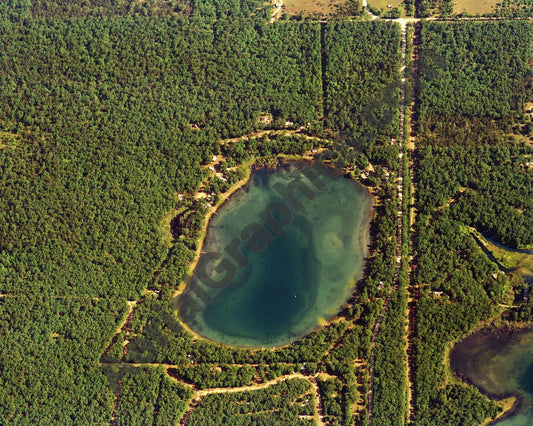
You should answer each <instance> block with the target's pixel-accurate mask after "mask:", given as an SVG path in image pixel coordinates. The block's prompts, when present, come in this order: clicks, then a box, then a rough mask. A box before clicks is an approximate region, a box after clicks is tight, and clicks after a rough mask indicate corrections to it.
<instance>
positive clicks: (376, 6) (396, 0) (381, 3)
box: [368, 0, 403, 12]
mask: <svg viewBox="0 0 533 426" xmlns="http://www.w3.org/2000/svg"><path fill="white" fill-rule="evenodd" d="M402 3H403V0H368V6H370V7H371V8H372V9H373V10H380V9H383V11H384V12H386V11H389V10H392V9H394V8H395V7H398V6H400V5H401V4H402ZM389 5H390V6H391V7H390V8H389V7H388V6H389Z"/></svg>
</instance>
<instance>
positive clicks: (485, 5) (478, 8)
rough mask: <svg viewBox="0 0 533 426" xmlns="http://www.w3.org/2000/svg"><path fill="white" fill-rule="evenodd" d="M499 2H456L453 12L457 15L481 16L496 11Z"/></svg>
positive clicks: (470, 0) (476, 0) (462, 0)
mask: <svg viewBox="0 0 533 426" xmlns="http://www.w3.org/2000/svg"><path fill="white" fill-rule="evenodd" d="M498 3H500V1H499V0H456V2H455V8H454V12H455V13H457V14H460V13H465V12H466V13H468V14H470V15H483V14H486V13H492V12H495V10H496V5H497V4H498Z"/></svg>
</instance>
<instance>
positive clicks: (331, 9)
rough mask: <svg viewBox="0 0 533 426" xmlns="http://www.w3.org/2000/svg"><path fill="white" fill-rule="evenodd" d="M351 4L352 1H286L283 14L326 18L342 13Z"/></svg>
mask: <svg viewBox="0 0 533 426" xmlns="http://www.w3.org/2000/svg"><path fill="white" fill-rule="evenodd" d="M350 3H351V0H285V1H284V2H283V9H282V12H283V13H288V14H289V15H300V14H303V15H305V16H320V17H325V16H332V15H338V14H339V13H342V11H343V10H346V9H347V8H348V7H349V5H350Z"/></svg>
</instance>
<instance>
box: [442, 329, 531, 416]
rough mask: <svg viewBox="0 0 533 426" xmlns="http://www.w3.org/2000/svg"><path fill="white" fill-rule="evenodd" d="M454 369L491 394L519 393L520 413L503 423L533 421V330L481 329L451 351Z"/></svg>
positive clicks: (503, 395) (518, 411) (499, 395)
mask: <svg viewBox="0 0 533 426" xmlns="http://www.w3.org/2000/svg"><path fill="white" fill-rule="evenodd" d="M450 361H451V366H452V369H453V370H454V371H455V372H456V374H458V375H459V376H460V377H462V378H464V379H466V380H467V381H468V382H470V383H472V384H473V385H475V386H477V387H478V388H479V389H480V390H481V391H482V392H484V393H486V394H488V395H489V396H492V397H496V398H497V397H506V396H510V395H517V396H518V397H519V398H520V406H519V407H518V410H517V413H515V414H514V415H512V416H510V417H508V418H505V419H504V420H502V421H500V422H498V425H501V426H526V425H527V426H530V425H532V424H533V405H532V403H533V330H532V329H524V330H513V329H498V330H482V331H480V332H477V333H475V334H473V335H472V336H469V337H468V338H466V339H465V340H463V341H461V342H459V343H458V344H457V345H455V347H454V348H453V349H452V351H451V354H450Z"/></svg>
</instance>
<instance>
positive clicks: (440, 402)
mask: <svg viewBox="0 0 533 426" xmlns="http://www.w3.org/2000/svg"><path fill="white" fill-rule="evenodd" d="M420 37H421V46H420V53H421V54H420V82H419V90H420V111H419V112H420V122H419V125H420V127H419V129H418V134H417V136H418V137H419V143H420V145H421V146H420V147H419V148H418V149H417V154H416V158H415V162H416V169H415V170H416V175H415V178H416V179H415V181H416V189H417V192H416V208H417V219H416V229H415V233H414V250H415V252H414V254H415V263H416V270H415V271H414V273H413V281H414V285H415V286H416V292H417V297H418V303H417V308H416V337H415V338H416V346H415V347H416V352H415V354H414V358H413V365H412V368H413V369H414V378H415V380H414V383H415V399H414V404H415V413H416V414H415V422H416V424H427V425H430V424H435V422H438V424H452V423H459V424H478V423H481V422H482V421H484V420H486V419H489V418H494V417H495V416H496V415H497V414H498V412H499V409H498V407H497V406H496V404H495V403H494V402H492V401H489V400H488V399H487V398H486V397H485V396H483V395H481V393H480V392H479V391H478V390H477V389H475V388H472V387H465V386H461V385H458V384H455V383H453V380H452V379H451V378H450V374H451V373H450V372H449V371H448V370H447V368H448V367H447V364H446V361H445V358H446V353H447V351H449V348H450V345H451V344H452V343H453V342H456V341H457V340H458V339H460V338H462V337H463V336H464V335H465V334H467V333H469V332H471V331H472V329H473V328H474V326H475V325H477V324H479V323H480V322H482V321H487V320H489V319H490V318H495V317H499V316H500V315H501V312H502V311H501V307H500V306H499V303H505V302H506V301H507V302H508V301H511V302H512V301H513V291H512V284H511V282H510V279H509V277H508V276H507V275H506V274H499V273H498V265H496V264H495V263H493V262H492V261H491V260H490V259H489V258H488V257H487V256H486V255H485V253H484V252H483V251H482V250H481V248H480V246H479V245H478V243H477V242H476V240H475V239H474V238H473V237H472V233H471V229H476V230H477V231H479V232H481V233H483V234H484V235H487V236H488V237H491V238H493V239H494V240H496V241H499V242H501V243H503V244H507V245H509V246H511V247H521V246H527V245H530V244H531V243H532V242H533V239H532V234H531V228H532V223H531V214H532V213H531V204H530V202H529V200H530V199H531V195H532V194H531V191H532V188H533V185H532V179H533V170H532V169H531V168H530V167H529V165H528V164H529V158H530V157H531V154H532V149H531V146H530V144H529V143H528V134H527V133H525V132H524V131H523V129H524V128H526V127H528V126H529V123H530V118H529V117H528V116H526V115H525V114H524V103H525V102H526V100H528V99H531V71H530V68H529V66H528V63H529V62H530V58H531V53H530V46H531V41H532V39H531V27H530V24H529V23H525V22H491V23H485V24H484V25H480V24H479V23H476V22H469V23H467V22H463V23H460V24H459V23H455V24H449V23H423V24H422V28H421V33H420ZM511 42H512V47H511V44H507V43H511ZM424 52H425V53H424ZM466 124H468V125H466ZM509 298H510V299H509ZM451 318H453V321H452V320H450V319H451ZM450 419H454V421H453V422H451V421H450Z"/></svg>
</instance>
